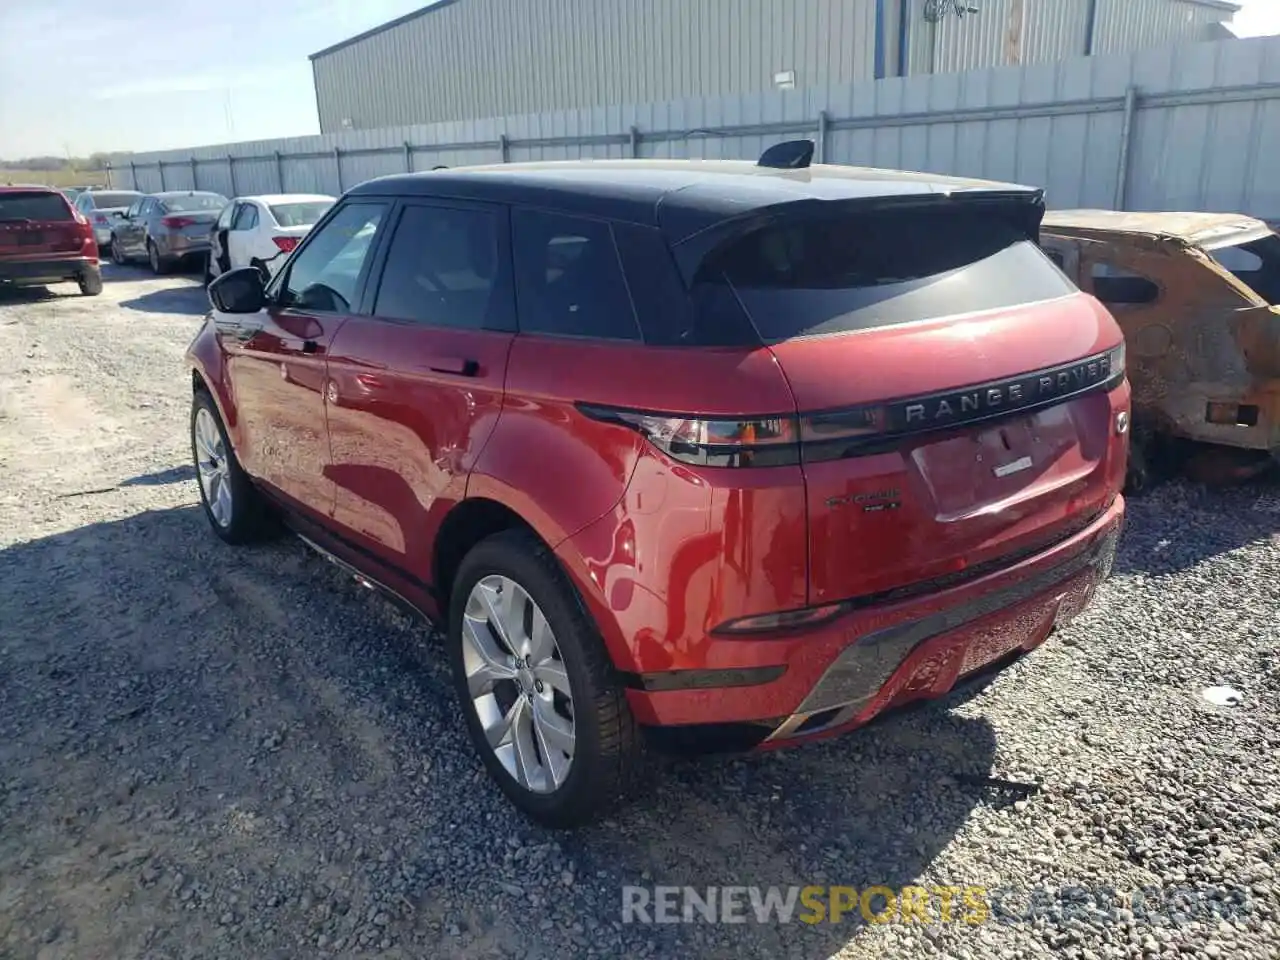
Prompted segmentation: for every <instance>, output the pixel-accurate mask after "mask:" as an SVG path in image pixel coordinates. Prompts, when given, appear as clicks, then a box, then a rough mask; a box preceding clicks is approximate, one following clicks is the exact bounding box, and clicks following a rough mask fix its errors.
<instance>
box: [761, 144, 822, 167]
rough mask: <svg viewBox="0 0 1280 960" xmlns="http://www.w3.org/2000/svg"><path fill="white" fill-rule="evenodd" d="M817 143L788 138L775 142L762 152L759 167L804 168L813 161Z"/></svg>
mask: <svg viewBox="0 0 1280 960" xmlns="http://www.w3.org/2000/svg"><path fill="white" fill-rule="evenodd" d="M815 147H816V144H814V142H813V141H812V140H787V141H784V142H783V143H775V144H774V145H773V146H772V147H770V148H769V149H768V150H766V151H765V152H764V153H762V154H760V159H759V160H757V161H756V166H757V167H769V168H771V169H773V170H803V169H804V168H805V167H807V166H809V165H810V164H811V163H813V151H814V149H815Z"/></svg>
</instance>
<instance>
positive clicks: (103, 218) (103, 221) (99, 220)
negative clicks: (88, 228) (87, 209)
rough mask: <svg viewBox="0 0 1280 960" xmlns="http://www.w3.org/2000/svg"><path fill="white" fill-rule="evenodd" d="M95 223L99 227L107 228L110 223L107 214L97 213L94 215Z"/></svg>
mask: <svg viewBox="0 0 1280 960" xmlns="http://www.w3.org/2000/svg"><path fill="white" fill-rule="evenodd" d="M93 222H94V223H96V224H98V225H99V226H102V227H105V226H106V225H107V224H108V223H109V222H110V221H109V220H107V215H106V214H105V213H95V214H94V215H93Z"/></svg>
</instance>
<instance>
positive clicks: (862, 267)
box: [720, 209, 1074, 343]
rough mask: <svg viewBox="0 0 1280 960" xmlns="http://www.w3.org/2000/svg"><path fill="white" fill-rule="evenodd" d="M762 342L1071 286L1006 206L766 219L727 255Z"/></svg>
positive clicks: (1003, 303)
mask: <svg viewBox="0 0 1280 960" xmlns="http://www.w3.org/2000/svg"><path fill="white" fill-rule="evenodd" d="M720 268H721V269H722V270H723V276H724V278H725V279H727V280H728V281H729V284H730V286H732V288H733V290H734V291H735V292H736V293H737V296H738V299H739V300H740V301H741V303H742V305H743V307H745V309H746V312H747V315H748V316H749V318H750V320H751V322H752V324H754V326H755V328H756V331H757V332H758V334H759V336H760V338H761V339H762V340H763V341H764V342H765V343H778V342H780V341H783V340H789V339H791V338H793V337H806V336H820V335H823V334H831V333H844V332H847V331H851V330H866V329H869V328H871V327H880V326H889V325H892V324H897V323H906V322H909V321H912V320H923V319H926V318H929V317H945V316H952V315H955V314H958V313H975V312H978V311H983V310H995V309H1001V308H1004V307H1013V306H1018V305H1020V304H1024V303H1034V302H1037V301H1041V300H1050V299H1054V298H1056V297H1062V296H1066V295H1067V294H1069V293H1072V292H1073V290H1074V287H1073V286H1072V285H1071V283H1070V281H1068V280H1067V278H1066V277H1065V276H1063V274H1062V272H1061V271H1060V270H1058V268H1057V267H1055V266H1054V265H1053V263H1052V262H1051V261H1050V260H1049V258H1048V257H1046V256H1045V255H1044V253H1042V252H1041V250H1040V248H1039V247H1037V246H1036V244H1035V243H1034V242H1033V241H1032V240H1031V239H1029V238H1028V236H1027V233H1026V231H1025V228H1023V227H1020V226H1017V225H1015V224H1013V223H1011V222H1009V221H1008V220H1006V219H1004V218H1003V217H1001V216H1000V211H998V210H997V211H992V210H982V209H968V210H956V209H948V210H928V209H917V210H898V211H878V212H870V213H865V214H861V215H855V216H846V217H839V218H833V219H822V220H811V221H805V222H801V223H797V224H789V225H781V226H776V227H768V228H765V229H763V230H760V231H757V232H756V233H754V234H752V235H750V236H748V237H744V238H743V239H742V240H741V241H739V242H738V243H736V244H735V245H734V246H733V247H732V248H731V249H730V250H728V251H727V253H726V255H725V256H724V258H723V260H722V261H721V263H720Z"/></svg>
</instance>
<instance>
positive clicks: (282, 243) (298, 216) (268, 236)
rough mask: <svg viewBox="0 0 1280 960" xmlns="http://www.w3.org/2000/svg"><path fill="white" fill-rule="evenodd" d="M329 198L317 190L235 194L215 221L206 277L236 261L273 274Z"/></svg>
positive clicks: (236, 264) (325, 207) (330, 201)
mask: <svg viewBox="0 0 1280 960" xmlns="http://www.w3.org/2000/svg"><path fill="white" fill-rule="evenodd" d="M334 203H335V199H334V198H333V197H330V196H325V195H324V194H318V193H279V194H271V195H268V196H263V197H236V198H235V199H234V200H232V201H231V202H230V203H229V204H227V206H226V208H225V209H223V211H222V213H221V214H219V216H218V222H217V223H216V224H214V227H213V235H212V236H211V237H210V244H209V260H208V263H207V264H206V266H205V282H206V283H207V282H208V281H210V280H212V279H213V278H214V277H216V276H218V275H219V274H222V273H226V272H227V271H228V270H235V269H237V268H239V267H258V268H259V269H260V270H263V271H264V273H265V274H266V275H268V276H270V275H274V274H275V272H276V271H277V270H279V269H280V266H281V264H283V263H284V261H285V259H286V258H287V257H288V256H289V254H290V253H291V252H292V251H293V248H294V247H296V246H297V245H298V244H299V243H301V242H302V238H303V237H305V236H306V235H307V233H308V232H309V231H310V230H311V228H312V227H313V226H315V225H316V223H317V222H318V221H319V220H320V218H321V217H323V216H324V215H325V214H326V213H328V212H329V208H330V207H332V206H333V204H334Z"/></svg>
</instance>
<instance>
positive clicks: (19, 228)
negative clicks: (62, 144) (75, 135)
mask: <svg viewBox="0 0 1280 960" xmlns="http://www.w3.org/2000/svg"><path fill="white" fill-rule="evenodd" d="M63 280H74V281H75V282H76V283H78V284H79V285H80V292H81V293H83V294H85V295H86V296H90V297H96V296H97V295H98V294H100V293H101V292H102V270H101V269H100V267H99V265H98V246H97V244H96V243H95V242H94V238H93V227H92V226H91V225H90V223H89V221H88V220H86V219H85V218H84V217H83V216H82V215H81V214H80V213H78V212H76V211H75V210H73V209H72V207H71V204H70V203H69V202H68V201H67V198H66V195H65V194H63V193H62V192H61V191H59V190H54V189H53V188H52V187H12V186H8V187H6V186H0V288H2V287H4V286H6V285H14V286H27V285H39V284H45V283H58V282H61V281H63Z"/></svg>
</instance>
